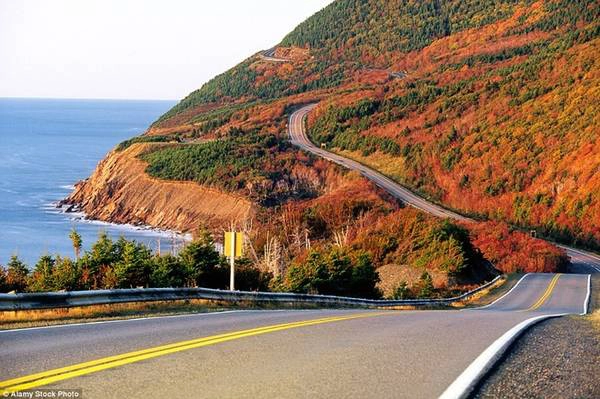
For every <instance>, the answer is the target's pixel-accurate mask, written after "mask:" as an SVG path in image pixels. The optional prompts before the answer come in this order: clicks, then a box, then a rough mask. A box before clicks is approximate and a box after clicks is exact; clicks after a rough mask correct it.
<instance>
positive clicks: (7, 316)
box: [0, 274, 600, 331]
mask: <svg viewBox="0 0 600 399" xmlns="http://www.w3.org/2000/svg"><path fill="white" fill-rule="evenodd" d="M521 276H522V274H512V275H509V276H506V277H505V278H501V279H499V280H498V281H497V282H496V283H495V284H494V285H492V286H491V287H489V288H486V289H485V290H483V291H480V292H478V293H477V294H475V295H473V296H472V297H470V298H469V299H467V300H465V301H461V302H458V303H455V304H452V305H450V307H452V308H456V307H458V308H462V307H470V306H482V305H485V304H487V303H490V302H492V301H494V300H496V299H497V298H498V297H500V296H501V295H503V294H504V293H505V292H507V291H508V290H509V289H510V288H512V286H514V284H516V282H517V281H518V280H519V279H520V278H521ZM599 282H600V280H599ZM599 299H600V298H599ZM597 302H598V301H597ZM282 308H283V309H319V308H321V306H317V305H311V304H308V303H307V304H302V305H300V306H299V305H296V304H293V303H269V302H264V303H253V302H243V301H242V302H234V303H231V302H219V301H212V300H206V299H187V300H177V301H152V302H131V303H116V304H106V305H92V306H78V307H72V308H56V309H39V310H27V311H3V312H0V330H10V329H17V328H31V327H45V326H53V325H61V324H75V323H91V322H98V321H111V320H127V319H137V318H146V317H161V316H174V315H182V314H197V313H208V312H219V311H224V310H231V309H265V310H266V309H282ZM381 309H389V310H429V309H448V306H430V307H427V306H418V307H417V306H410V305H403V306H392V307H383V308H381ZM594 316H595V317H596V319H595V320H596V323H597V325H598V329H599V331H600V312H599V311H596V312H595V313H594Z"/></svg>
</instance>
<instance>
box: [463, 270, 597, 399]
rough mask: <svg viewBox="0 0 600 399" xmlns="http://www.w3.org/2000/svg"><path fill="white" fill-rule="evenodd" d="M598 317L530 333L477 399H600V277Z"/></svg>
mask: <svg viewBox="0 0 600 399" xmlns="http://www.w3.org/2000/svg"><path fill="white" fill-rule="evenodd" d="M591 305H592V307H591V309H593V312H594V313H593V314H591V315H587V316H569V317H561V318H557V319H550V320H547V321H544V322H542V323H540V324H538V325H537V326H535V327H533V328H532V329H530V330H529V331H527V332H526V333H525V334H524V335H523V336H522V337H521V338H520V339H519V340H517V342H516V343H515V344H514V346H513V347H512V349H511V350H510V352H509V353H508V354H507V355H505V356H504V358H503V359H502V360H501V362H500V364H499V366H497V367H496V368H494V369H493V370H492V371H491V373H490V374H489V375H488V376H487V378H486V379H485V380H484V381H483V383H482V384H481V385H480V386H479V387H478V389H477V391H476V393H475V394H474V395H473V398H485V399H490V398H502V399H505V398H560V399H569V398H590V399H591V398H600V381H599V380H598V374H597V370H598V369H599V368H600V306H599V305H600V276H596V277H594V278H593V279H592V303H591Z"/></svg>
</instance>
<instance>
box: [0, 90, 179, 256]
mask: <svg viewBox="0 0 600 399" xmlns="http://www.w3.org/2000/svg"><path fill="white" fill-rule="evenodd" d="M173 105H174V102H172V101H121V100H62V99H61V100H58V99H8V98H0V264H3V265H5V264H6V263H7V261H8V259H9V258H10V256H11V255H12V254H18V256H19V257H20V258H21V259H22V260H24V261H26V262H27V263H28V264H29V265H30V267H32V266H33V265H34V264H35V262H36V261H37V259H38V258H39V256H40V255H43V254H46V253H49V254H62V255H68V256H72V254H73V248H72V246H71V242H70V240H69V237H68V235H69V231H70V230H71V228H73V227H74V228H76V229H77V231H78V232H79V233H80V234H81V235H82V237H83V244H84V248H89V246H90V245H91V244H92V243H93V242H94V241H95V240H96V238H97V237H98V234H99V232H100V231H106V232H107V233H108V234H109V235H110V236H112V237H115V238H116V237H118V236H119V235H124V236H125V237H127V238H129V239H135V240H137V241H140V242H144V243H147V244H149V245H150V246H152V247H155V246H156V242H157V238H158V237H165V235H168V234H169V233H165V232H162V233H161V232H158V231H153V230H140V229H135V228H133V227H131V226H129V227H128V226H119V225H111V224H106V223H93V222H90V221H83V220H76V219H75V218H74V216H73V215H69V214H65V213H61V212H59V211H58V210H57V209H56V208H55V206H54V205H53V204H54V203H55V202H57V201H59V200H61V199H63V198H64V197H66V196H67V195H68V194H69V192H70V191H71V190H72V189H73V184H74V183H76V182H77V181H78V180H81V179H84V178H86V177H88V176H89V175H90V174H91V172H92V171H93V169H94V168H95V166H96V164H97V163H98V162H99V161H100V160H101V159H102V158H103V157H104V155H105V154H106V153H107V152H108V151H109V150H110V149H111V148H112V147H114V146H115V145H116V144H118V143H120V142H121V141H123V140H125V139H127V138H130V137H132V136H135V135H138V134H140V133H142V132H143V131H144V130H145V129H146V128H147V126H148V125H149V124H150V123H152V121H154V120H156V119H157V118H158V117H159V116H160V115H161V114H162V113H164V112H165V111H167V110H168V109H169V108H170V107H172V106H173ZM165 238H166V237H165ZM169 241H170V240H168V239H163V242H164V243H165V244H167V243H168V242H169ZM165 247H166V245H165V246H164V247H163V249H166V248H165Z"/></svg>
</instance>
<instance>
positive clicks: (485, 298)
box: [464, 273, 523, 307]
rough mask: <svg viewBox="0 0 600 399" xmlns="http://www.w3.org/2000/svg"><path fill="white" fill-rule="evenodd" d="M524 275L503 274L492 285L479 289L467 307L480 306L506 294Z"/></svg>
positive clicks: (466, 304)
mask: <svg viewBox="0 0 600 399" xmlns="http://www.w3.org/2000/svg"><path fill="white" fill-rule="evenodd" d="M522 277H523V273H511V274H508V275H504V276H502V278H500V279H498V281H497V282H496V283H494V284H492V285H491V286H490V287H488V288H486V289H484V290H481V291H479V292H478V293H476V294H475V295H473V296H472V297H470V298H469V300H468V301H467V303H464V305H465V307H479V306H485V305H489V304H490V303H492V302H494V301H495V300H497V299H498V298H500V297H501V296H502V295H504V294H506V293H507V292H508V291H509V290H510V289H511V288H512V287H514V286H515V285H516V284H517V282H518V281H519V280H520V279H521V278H522Z"/></svg>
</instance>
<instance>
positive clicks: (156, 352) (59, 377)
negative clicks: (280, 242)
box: [0, 312, 391, 395]
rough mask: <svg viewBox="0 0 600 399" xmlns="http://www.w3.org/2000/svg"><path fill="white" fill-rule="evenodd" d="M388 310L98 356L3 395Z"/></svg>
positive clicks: (4, 388) (11, 384)
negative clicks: (293, 329) (201, 348)
mask: <svg viewBox="0 0 600 399" xmlns="http://www.w3.org/2000/svg"><path fill="white" fill-rule="evenodd" d="M384 314H391V313H390V312H385V313H359V314H353V315H346V316H335V317H326V318H321V319H312V320H303V321H297V322H291V323H284V324H275V325H271V326H264V327H257V328H252V329H248V330H241V331H234V332H230V333H225V334H218V335H213V336H209V337H203V338H197V339H193V340H189V341H182V342H176V343H172V344H168V345H162V346H157V347H154V348H149V349H144V350H138V351H134V352H128V353H124V354H121V355H115V356H109V357H106V358H102V359H96V360H92V361H88V362H84V363H79V364H74V365H71V366H67V367H61V368H58V369H54V370H49V371H44V372H41V373H36V374H31V375H27V376H24V377H18V378H13V379H10V380H6V381H2V382H0V395H6V394H9V393H12V392H17V391H23V390H26V389H31V388H36V387H40V386H43V385H48V384H52V383H55V382H58V381H63V380H67V379H70V378H74V377H78V376H82V375H86V374H91V373H95V372H98V371H102V370H107V369H111V368H114V367H119V366H123V365H126V364H130V363H135V362H139V361H142V360H146V359H152V358H155V357H159V356H164V355H168V354H171V353H176V352H181V351H186V350H189V349H194V348H200V347H204V346H209V345H214V344H218V343H222V342H227V341H232V340H236V339H240V338H246V337H251V336H256V335H262V334H267V333H271V332H276V331H282V330H289V329H292V328H299V327H306V326H314V325H318V324H325V323H333V322H336V321H343V320H352V319H360V318H366V317H375V316H381V315H384Z"/></svg>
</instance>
